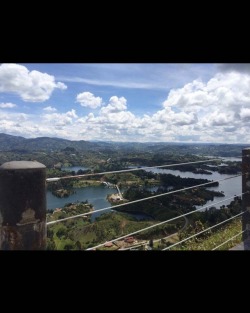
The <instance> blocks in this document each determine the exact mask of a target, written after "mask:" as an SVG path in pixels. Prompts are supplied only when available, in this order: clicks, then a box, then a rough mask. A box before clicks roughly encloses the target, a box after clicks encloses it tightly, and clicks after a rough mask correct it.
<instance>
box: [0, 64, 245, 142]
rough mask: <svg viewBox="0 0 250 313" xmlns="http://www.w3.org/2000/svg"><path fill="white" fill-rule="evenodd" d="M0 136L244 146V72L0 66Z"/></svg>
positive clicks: (210, 67) (228, 67)
mask: <svg viewBox="0 0 250 313" xmlns="http://www.w3.org/2000/svg"><path fill="white" fill-rule="evenodd" d="M0 133H6V134H10V135H15V136H22V137H25V138H35V137H44V136H46V137H58V138H65V139H70V140H88V141H89V140H98V141H122V142H128V141H129V142H183V143H184V142H188V143H200V142H202V143H250V64H243V63H240V64H233V63H230V64H226V63H225V64H213V63H206V64H202V63H195V64H191V63H187V64H186V63H178V64H173V63H163V64H161V63H152V64H151V63H98V64H94V63H85V64H84V63H83V64H76V63H48V64H46V63H38V64H33V63H28V64H10V63H4V64H0Z"/></svg>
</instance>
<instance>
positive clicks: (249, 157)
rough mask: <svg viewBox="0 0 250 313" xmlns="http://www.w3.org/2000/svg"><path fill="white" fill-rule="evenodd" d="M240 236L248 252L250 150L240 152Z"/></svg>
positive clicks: (249, 232)
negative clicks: (242, 212)
mask: <svg viewBox="0 0 250 313" xmlns="http://www.w3.org/2000/svg"><path fill="white" fill-rule="evenodd" d="M244 192H247V193H246V194H244V195H242V210H243V211H244V212H245V213H244V214H243V215H242V231H244V230H246V231H245V232H244V233H243V235H242V240H243V241H244V248H245V250H249V240H250V148H246V149H243V150H242V193H244Z"/></svg>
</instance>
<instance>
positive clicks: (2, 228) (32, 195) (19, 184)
mask: <svg viewBox="0 0 250 313" xmlns="http://www.w3.org/2000/svg"><path fill="white" fill-rule="evenodd" d="M215 160H218V158H217V159H209V160H204V161H196V162H187V163H179V164H167V165H160V166H152V167H139V168H131V169H124V170H119V171H109V172H102V173H91V174H82V175H74V176H64V177H54V178H47V179H46V178H45V175H46V174H45V169H46V168H45V166H44V165H43V164H41V163H38V162H26V161H14V162H7V163H4V164H3V165H2V166H1V167H0V249H2V250H20V249H21V250H22V249H24V250H30V249H31V250H35V249H38V250H39V249H45V248H46V227H50V225H53V224H56V223H62V222H64V221H66V220H70V219H76V218H79V217H83V216H88V215H91V214H93V213H94V212H102V211H107V210H110V209H116V208H118V207H122V206H128V205H131V204H135V203H138V202H142V201H148V200H151V199H154V198H159V197H164V196H167V195H171V194H175V193H179V192H183V191H187V190H191V189H194V188H199V187H202V186H207V185H209V184H211V181H210V182H208V183H203V184H199V185H196V186H191V187H186V188H182V189H180V190H173V191H169V192H166V193H162V194H156V195H153V196H150V197H146V198H142V199H137V200H134V201H130V202H125V203H122V204H118V205H114V206H109V207H106V208H102V209H100V210H97V211H91V212H87V213H82V214H77V215H74V216H69V217H66V218H62V219H58V220H56V221H50V222H47V223H46V197H45V194H46V182H47V183H50V182H55V181H59V180H65V179H76V178H83V177H89V176H97V175H105V174H114V173H124V172H132V171H138V170H145V169H151V168H155V167H157V168H167V167H173V166H175V167H176V166H181V165H187V164H195V163H205V162H211V161H215ZM249 173H250V148H247V149H244V150H243V151H242V174H240V175H234V176H230V177H227V178H223V179H219V180H216V181H213V183H215V182H218V183H219V182H221V181H224V180H227V179H233V178H236V177H239V176H242V193H240V194H238V195H234V196H232V197H228V198H226V199H223V200H221V201H218V202H216V203H214V205H215V204H219V203H222V202H224V201H226V200H230V199H233V198H235V196H237V197H241V196H242V212H241V213H239V214H236V215H235V216H232V217H230V218H228V219H226V220H224V221H222V222H220V223H217V224H215V225H213V226H211V227H208V228H206V229H205V230H202V231H201V232H198V233H195V234H194V235H192V236H189V237H187V238H185V239H183V240H180V241H178V242H176V243H174V244H172V245H170V246H167V247H166V248H164V249H163V250H170V249H171V248H173V247H175V246H178V245H180V244H182V243H183V242H185V241H188V240H190V239H192V238H194V237H197V236H199V235H200V234H202V233H205V232H207V231H209V230H211V229H213V228H215V227H218V226H220V225H222V224H224V223H227V222H228V221H231V220H233V219H236V218H238V217H240V216H241V217H242V231H241V232H239V233H238V234H237V235H234V236H232V237H231V238H229V239H227V240H226V241H224V242H222V243H220V244H219V245H218V246H216V247H215V248H213V250H216V249H218V248H219V247H221V246H223V245H224V244H226V243H227V242H229V241H230V240H233V239H234V238H236V237H237V236H240V235H242V240H243V242H244V241H245V240H248V238H249V230H250V180H249V177H250V176H249ZM208 207H211V205H208V206H203V207H201V208H199V209H197V210H195V211H191V212H188V213H185V214H181V215H179V216H176V217H174V218H171V219H168V220H165V221H162V222H159V223H155V224H153V225H151V226H148V227H145V228H142V229H140V230H137V231H134V232H131V233H129V234H126V235H123V236H120V237H118V238H114V239H112V240H109V242H111V243H113V242H116V241H118V240H122V239H125V238H127V237H130V236H133V235H136V234H138V233H141V232H144V231H147V230H149V229H153V228H156V227H159V226H160V225H163V224H166V223H169V222H172V221H174V220H177V219H180V218H186V216H188V215H191V214H193V213H195V212H197V211H200V210H204V209H206V208H208ZM159 240H160V239H158V241H159ZM105 244H107V241H105V242H102V243H100V244H98V245H96V246H93V247H91V248H88V249H87V250H95V249H97V248H100V247H102V246H104V245H105ZM141 245H146V243H142V244H141ZM128 249H129V248H128Z"/></svg>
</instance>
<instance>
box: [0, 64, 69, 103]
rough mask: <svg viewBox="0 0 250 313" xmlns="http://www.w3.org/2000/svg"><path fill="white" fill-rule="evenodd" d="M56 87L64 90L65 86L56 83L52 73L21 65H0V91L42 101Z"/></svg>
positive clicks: (32, 100) (47, 97)
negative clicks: (31, 69)
mask: <svg viewBox="0 0 250 313" xmlns="http://www.w3.org/2000/svg"><path fill="white" fill-rule="evenodd" d="M56 88H58V89H61V90H64V89H67V86H66V85H65V84H64V83H60V82H58V83H56V82H55V78H54V76H52V75H49V74H47V73H41V72H38V71H29V70H28V69H27V68H26V67H25V66H23V65H18V64H2V65H0V92H5V93H15V94H18V95H19V96H20V97H21V99H22V100H23V101H27V102H43V101H45V100H48V99H49V98H50V96H51V94H52V92H53V91H54V89H56Z"/></svg>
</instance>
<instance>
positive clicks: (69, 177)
mask: <svg viewBox="0 0 250 313" xmlns="http://www.w3.org/2000/svg"><path fill="white" fill-rule="evenodd" d="M245 157H246V156H245ZM218 160H220V161H221V159H219V158H214V159H208V160H202V161H195V162H185V163H175V164H165V165H159V166H146V167H136V168H129V169H124V170H118V171H106V172H100V173H87V174H81V175H71V176H63V177H53V178H47V179H46V182H48V183H49V182H56V181H59V180H63V179H75V178H84V177H90V176H97V175H99V176H100V175H106V174H116V173H117V174H118V173H126V172H132V171H139V170H147V169H154V168H163V167H175V166H181V165H189V164H196V163H205V162H206V163H207V162H214V161H218ZM243 175H245V174H237V175H233V176H230V177H226V178H223V179H219V180H215V181H213V180H212V181H209V182H207V183H203V184H198V185H195V186H190V187H185V188H182V189H178V190H172V191H168V192H166V193H162V194H157V195H153V196H150V197H145V198H142V199H137V200H133V201H129V202H125V203H121V204H118V205H113V206H109V207H106V208H102V209H99V210H95V211H91V212H86V213H82V214H77V215H73V216H69V217H65V218H62V219H58V220H55V221H50V222H47V225H48V226H49V225H53V224H56V223H61V222H64V221H67V220H71V219H75V218H80V217H84V216H88V215H91V214H93V213H97V212H98V213H99V212H103V211H106V210H115V209H116V208H120V207H123V206H127V205H131V204H135V203H139V202H142V201H148V200H151V199H155V198H158V197H163V196H167V195H171V194H175V193H177V192H183V191H187V190H191V189H194V188H199V187H202V186H208V185H211V184H213V183H219V182H222V181H225V180H229V179H233V178H236V177H239V176H243ZM245 193H246V192H245ZM245 193H240V194H238V195H234V196H232V197H228V198H226V199H223V200H221V201H218V202H216V203H214V205H216V204H219V203H222V202H224V201H227V200H230V199H233V198H235V197H239V196H242V195H244V194H245ZM208 207H211V205H207V206H203V207H201V208H199V209H196V210H193V211H191V212H188V213H185V214H181V215H179V216H176V217H174V218H171V219H168V220H165V221H162V222H159V223H156V224H154V225H151V226H148V227H145V228H143V229H140V230H137V231H134V232H130V233H129V234H126V235H123V236H120V237H118V238H115V239H112V240H109V241H108V242H112V243H113V242H115V241H119V240H122V239H125V238H126V237H129V236H132V235H136V234H139V233H141V232H144V231H147V230H150V229H152V228H155V227H158V226H160V225H163V224H166V223H169V222H172V221H174V220H177V219H180V218H185V217H186V216H188V215H190V214H193V213H195V212H197V211H200V210H204V209H206V208H208ZM242 214H244V212H241V213H239V214H237V215H235V216H233V217H231V218H229V219H227V220H224V221H222V222H220V223H217V224H216V225H213V226H211V227H208V228H207V229H205V230H203V231H201V232H199V233H196V234H194V235H192V236H189V237H188V238H185V239H183V240H181V241H178V242H177V243H175V244H172V245H170V246H168V247H166V248H165V249H163V250H169V249H171V248H173V247H175V246H177V245H179V244H181V243H184V242H185V241H187V240H190V239H192V238H193V237H196V236H199V235H200V234H202V233H204V232H206V231H208V230H210V229H213V228H215V227H217V226H219V225H222V224H223V223H226V222H228V221H230V220H232V219H234V218H237V217H239V216H240V215H242ZM243 232H244V231H242V232H241V233H238V234H237V235H235V236H233V237H231V238H229V239H228V240H227V241H225V242H224V243H222V244H220V245H218V246H217V247H215V248H214V249H213V250H216V249H218V248H219V247H221V246H223V245H224V244H226V243H227V242H229V241H230V240H233V239H234V238H235V237H237V236H239V235H241V234H242V233H243ZM170 236H172V235H170ZM170 236H169V237H170ZM159 240H160V239H159ZM106 243H107V241H105V242H104V243H100V244H98V245H96V246H93V247H91V248H88V249H86V250H95V249H97V248H100V247H102V246H104V245H105V244H106ZM143 244H146V243H143ZM141 245H142V244H139V245H137V246H141ZM137 246H134V248H136V247H137ZM128 249H129V248H128ZM123 250H125V249H123Z"/></svg>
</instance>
